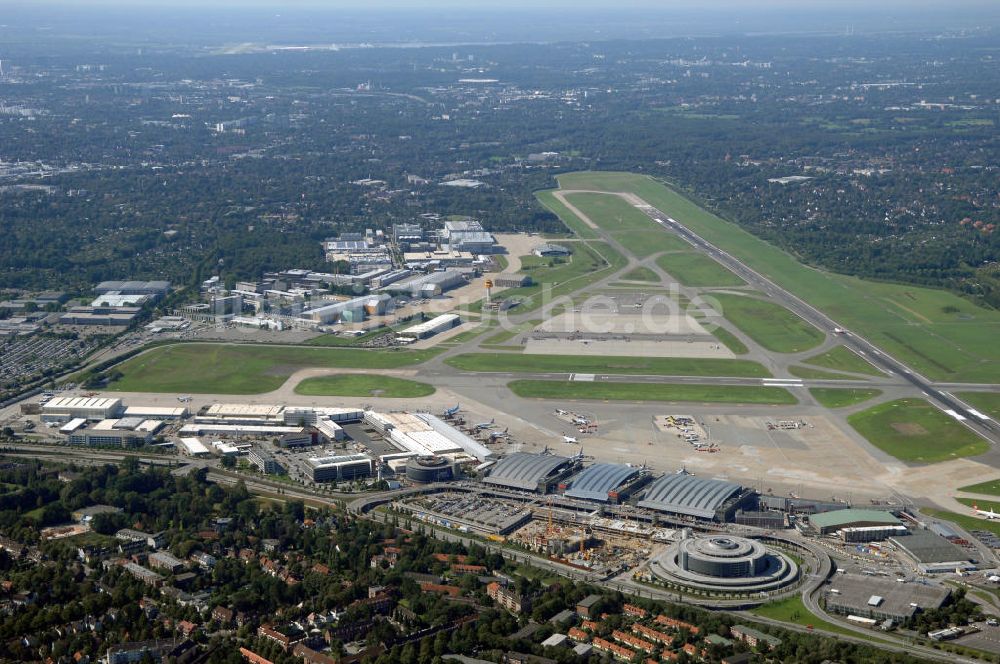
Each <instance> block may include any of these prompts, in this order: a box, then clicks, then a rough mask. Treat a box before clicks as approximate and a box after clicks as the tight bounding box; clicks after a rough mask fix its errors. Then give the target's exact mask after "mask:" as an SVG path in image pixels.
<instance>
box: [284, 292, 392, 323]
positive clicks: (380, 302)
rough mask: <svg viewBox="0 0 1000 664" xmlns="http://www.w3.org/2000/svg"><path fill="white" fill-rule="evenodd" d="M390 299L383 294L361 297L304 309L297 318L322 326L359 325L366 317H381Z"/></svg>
mask: <svg viewBox="0 0 1000 664" xmlns="http://www.w3.org/2000/svg"><path fill="white" fill-rule="evenodd" d="M391 299H392V298H390V297H389V296H388V295H385V294H377V295H363V296H361V297H355V298H352V299H350V300H342V301H340V302H331V303H328V304H322V305H320V306H318V307H313V308H311V309H306V310H305V311H303V312H302V313H301V314H300V315H299V318H301V319H303V320H306V321H309V322H313V323H320V324H323V325H329V324H331V323H337V322H344V323H360V322H361V321H363V320H365V318H367V317H368V316H381V315H382V314H384V313H385V312H386V310H387V309H388V307H389V302H390V300H391Z"/></svg>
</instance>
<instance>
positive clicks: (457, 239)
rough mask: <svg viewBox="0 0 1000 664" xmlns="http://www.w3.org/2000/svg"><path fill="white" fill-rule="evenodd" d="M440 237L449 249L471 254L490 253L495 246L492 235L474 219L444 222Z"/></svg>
mask: <svg viewBox="0 0 1000 664" xmlns="http://www.w3.org/2000/svg"><path fill="white" fill-rule="evenodd" d="M441 239H442V241H443V242H444V243H445V244H447V245H448V248H449V249H453V250H456V251H468V252H470V253H473V254H489V253H492V252H493V249H494V247H495V246H496V239H495V238H494V237H493V235H491V234H490V233H487V232H486V231H485V230H483V226H482V224H480V223H479V222H478V221H476V220H474V219H466V220H461V221H446V222H444V228H443V229H442V230H441Z"/></svg>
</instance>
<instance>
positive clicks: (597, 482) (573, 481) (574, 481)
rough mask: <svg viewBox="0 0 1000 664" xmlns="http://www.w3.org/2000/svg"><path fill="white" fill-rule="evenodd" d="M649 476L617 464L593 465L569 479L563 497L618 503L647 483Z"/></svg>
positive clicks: (632, 467)
mask: <svg viewBox="0 0 1000 664" xmlns="http://www.w3.org/2000/svg"><path fill="white" fill-rule="evenodd" d="M650 478H651V476H650V475H649V474H648V473H646V472H645V471H644V470H643V469H642V468H637V467H635V466H629V465H625V464H617V463H595V464H594V465H592V466H590V467H589V468H587V469H586V470H584V471H583V472H581V473H578V474H577V475H574V476H573V477H571V478H570V479H569V480H568V481H567V482H566V484H567V485H568V487H569V488H568V489H567V490H566V492H565V495H566V496H567V497H569V498H579V499H580V500H596V501H598V502H602V503H618V502H619V501H624V500H627V499H628V496H629V495H630V494H631V493H632V492H633V491H635V490H636V489H638V488H639V487H641V486H642V485H643V484H644V483H645V482H648V481H649V479H650Z"/></svg>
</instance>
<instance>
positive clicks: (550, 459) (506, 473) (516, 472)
mask: <svg viewBox="0 0 1000 664" xmlns="http://www.w3.org/2000/svg"><path fill="white" fill-rule="evenodd" d="M567 463H569V459H568V458H567V457H563V456H555V455H553V454H529V453H528V452H517V453H515V454H511V455H510V456H509V457H505V458H503V459H501V460H500V461H498V462H497V465H496V466H494V467H493V472H491V473H490V474H489V476H488V477H487V478H486V479H485V480H483V481H484V482H486V483H487V484H496V485H499V486H506V487H511V488H514V489H524V490H526V491H534V490H535V489H536V488H538V483H539V482H540V481H542V480H543V479H544V478H546V477H548V476H549V475H551V474H552V473H553V472H555V471H556V470H557V469H558V468H560V467H561V466H564V465H565V464H567Z"/></svg>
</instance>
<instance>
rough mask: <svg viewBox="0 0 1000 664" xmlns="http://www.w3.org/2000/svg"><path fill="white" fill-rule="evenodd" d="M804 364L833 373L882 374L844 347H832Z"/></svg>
mask: <svg viewBox="0 0 1000 664" xmlns="http://www.w3.org/2000/svg"><path fill="white" fill-rule="evenodd" d="M803 362H805V363H806V364H812V365H814V366H817V367H823V368H824V369H833V370H834V371H847V372H850V373H858V374H867V375H869V376H881V375H882V373H881V372H880V371H879V370H878V369H876V368H875V367H873V366H872V365H871V364H869V363H868V361H867V360H865V359H864V358H862V357H861V356H860V355H858V354H857V353H855V352H854V351H852V350H851V349H849V348H847V347H846V346H834V347H833V348H831V349H830V350H828V351H826V352H825V353H820V354H819V355H814V356H813V357H810V358H808V359H806V360H803Z"/></svg>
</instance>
